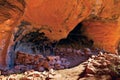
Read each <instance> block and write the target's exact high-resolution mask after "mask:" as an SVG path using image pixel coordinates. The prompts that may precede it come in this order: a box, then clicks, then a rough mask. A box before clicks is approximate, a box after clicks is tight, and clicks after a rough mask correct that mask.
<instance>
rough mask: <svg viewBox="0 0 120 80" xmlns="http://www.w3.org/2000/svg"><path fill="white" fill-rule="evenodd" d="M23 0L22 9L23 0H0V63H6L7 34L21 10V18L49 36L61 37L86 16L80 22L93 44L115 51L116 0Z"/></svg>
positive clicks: (118, 24)
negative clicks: (82, 23)
mask: <svg viewBox="0 0 120 80" xmlns="http://www.w3.org/2000/svg"><path fill="white" fill-rule="evenodd" d="M25 1H26V10H25V13H24V8H25V2H24V0H5V1H4V0H0V33H1V35H0V49H1V50H0V56H2V57H0V64H2V65H6V60H5V59H6V54H7V51H8V47H9V45H10V43H11V42H10V38H11V37H12V32H13V31H14V28H15V26H16V25H17V24H18V22H19V20H20V18H21V17H22V14H23V13H24V17H23V19H24V20H27V21H29V22H31V23H32V24H33V26H34V27H35V28H39V29H40V30H41V32H44V33H45V35H46V36H47V37H48V38H50V39H51V40H60V39H61V38H65V37H66V36H67V35H68V33H69V32H70V31H71V30H72V29H73V28H74V27H75V26H76V25H77V24H78V23H80V22H84V21H86V20H87V21H88V22H84V25H85V26H87V27H86V32H85V34H87V35H88V37H90V38H92V39H93V41H94V42H95V45H98V46H100V47H101V48H104V49H106V50H108V51H110V52H113V51H115V48H116V46H117V43H118V41H119V27H120V19H119V16H120V9H119V8H120V1H119V0H89V1H88V0H69V1H68V0H59V1H58V0H51V1H49V0H25ZM93 21H95V22H93ZM98 29H99V31H97V30H98ZM105 29H106V30H105ZM101 37H102V38H101Z"/></svg>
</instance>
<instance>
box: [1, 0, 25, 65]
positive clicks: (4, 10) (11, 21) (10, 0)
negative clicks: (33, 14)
mask: <svg viewBox="0 0 120 80" xmlns="http://www.w3.org/2000/svg"><path fill="white" fill-rule="evenodd" d="M24 8H25V2H24V1H23V0H21V1H19V0H0V66H6V58H7V57H6V56H7V51H8V47H9V46H10V45H11V44H12V39H11V38H12V33H13V32H14V28H15V26H16V25H17V24H18V22H19V20H20V18H21V16H22V14H23V12H24Z"/></svg>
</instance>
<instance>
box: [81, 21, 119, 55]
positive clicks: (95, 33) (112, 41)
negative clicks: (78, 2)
mask: <svg viewBox="0 0 120 80" xmlns="http://www.w3.org/2000/svg"><path fill="white" fill-rule="evenodd" d="M83 26H84V30H85V33H84V34H85V35H86V36H88V37H89V38H90V39H92V40H94V46H96V47H99V48H101V49H105V50H107V51H109V52H113V53H115V50H116V49H117V46H118V43H119V39H120V25H119V24H118V23H117V22H112V21H110V22H101V21H88V22H84V23H83Z"/></svg>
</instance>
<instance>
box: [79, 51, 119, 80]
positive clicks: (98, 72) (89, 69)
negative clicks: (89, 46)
mask: <svg viewBox="0 0 120 80" xmlns="http://www.w3.org/2000/svg"><path fill="white" fill-rule="evenodd" d="M84 64H85V66H86V68H85V71H84V77H87V78H88V77H91V76H92V77H93V76H103V75H107V76H109V77H108V78H110V79H109V80H112V78H114V79H113V80H116V78H118V77H120V56H119V55H116V54H110V53H104V54H103V53H102V52H100V53H99V54H98V55H97V56H95V55H93V56H92V57H91V58H89V59H88V61H87V62H85V63H84ZM81 80H82V79H81ZM105 80H108V79H105Z"/></svg>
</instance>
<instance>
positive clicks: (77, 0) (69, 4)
mask: <svg viewBox="0 0 120 80" xmlns="http://www.w3.org/2000/svg"><path fill="white" fill-rule="evenodd" d="M26 3H27V5H26V11H25V14H24V19H25V20H27V21H29V22H31V23H33V24H34V25H35V27H37V28H40V29H41V30H42V31H43V32H44V33H45V34H46V36H47V37H49V38H50V39H51V40H60V39H62V38H65V37H66V36H67V35H68V33H69V32H70V31H71V30H72V29H73V28H74V27H75V26H76V25H77V24H78V23H79V22H81V21H82V20H83V19H85V18H86V17H87V16H88V15H89V14H90V11H91V3H90V1H88V0H69V1H68V0H60V1H58V0H51V1H48V0H34V1H32V0H28V1H27V2H26ZM86 5H87V6H86Z"/></svg>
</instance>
